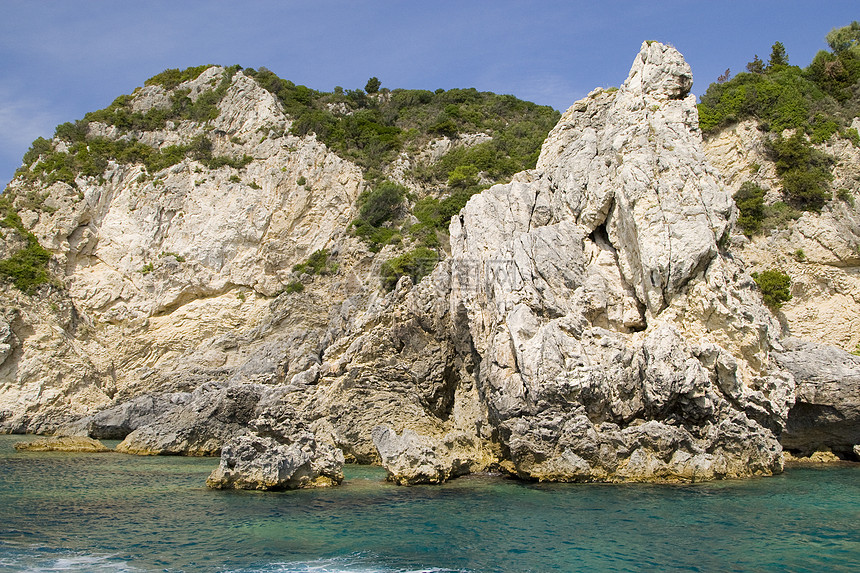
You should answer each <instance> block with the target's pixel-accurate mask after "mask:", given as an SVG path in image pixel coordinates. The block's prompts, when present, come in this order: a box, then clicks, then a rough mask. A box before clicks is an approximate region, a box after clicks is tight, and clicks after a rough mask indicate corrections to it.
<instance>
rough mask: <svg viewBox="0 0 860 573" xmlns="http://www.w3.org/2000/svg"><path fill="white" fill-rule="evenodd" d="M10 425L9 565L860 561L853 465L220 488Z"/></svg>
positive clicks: (402, 566) (307, 567) (160, 465)
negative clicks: (39, 441)
mask: <svg viewBox="0 0 860 573" xmlns="http://www.w3.org/2000/svg"><path fill="white" fill-rule="evenodd" d="M22 439H28V438H27V437H23V436H0V572H11V571H15V572H20V571H27V572H48V571H50V572H54V571H87V572H181V571H185V572H192V571H194V572H198V571H200V572H202V571H206V572H236V573H239V572H241V573H256V572H266V573H276V572H277V573H286V572H303V573H304V572H316V573H334V572H355V573H394V572H398V573H406V572H410V573H412V572H414V573H417V572H427V573H430V572H432V573H443V572H469V573H472V572H475V573H478V572H481V573H483V572H542V571H568V572H574V571H589V572H591V571H714V572H729V571H756V572H758V571H790V572H804V571H809V572H816V573H818V572H822V571H827V572H838V571H846V572H847V571H852V572H857V571H860V532H858V527H860V464H844V465H837V466H809V467H793V468H789V469H788V470H787V471H786V472H785V473H784V474H781V475H778V476H775V477H770V478H758V479H749V480H740V481H718V482H709V483H701V484H684V485H654V484H629V485H618V484H613V485H608V484H538V483H528V482H522V481H516V480H512V479H507V478H503V477H499V476H489V475H482V476H470V477H464V478H460V479H457V480H454V481H452V482H450V483H448V484H445V485H441V486H413V487H401V486H396V485H393V484H390V483H387V482H386V481H385V472H384V470H382V469H381V468H378V467H371V466H346V467H345V469H344V473H345V475H346V480H345V481H344V484H343V485H342V486H340V487H337V488H331V489H320V490H300V491H290V492H279V493H276V492H250V491H216V490H210V489H208V488H207V487H206V486H205V480H206V477H207V476H208V475H209V473H210V472H211V471H212V469H213V468H214V467H215V466H216V465H217V463H218V460H217V459H215V458H189V457H135V456H129V455H123V454H117V453H105V454H83V453H73V454H72V453H35V452H16V451H15V450H14V448H13V444H14V443H15V442H18V441H21V440H22Z"/></svg>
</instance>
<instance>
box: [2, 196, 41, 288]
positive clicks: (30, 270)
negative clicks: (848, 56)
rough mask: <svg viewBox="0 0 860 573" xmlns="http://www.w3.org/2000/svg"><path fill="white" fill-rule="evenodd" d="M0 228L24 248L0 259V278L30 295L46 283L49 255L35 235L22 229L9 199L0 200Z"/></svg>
mask: <svg viewBox="0 0 860 573" xmlns="http://www.w3.org/2000/svg"><path fill="white" fill-rule="evenodd" d="M0 215H2V216H3V218H2V219H0V227H4V228H6V229H10V230H12V231H13V232H17V234H18V235H19V236H20V237H22V238H23V239H24V241H25V242H26V246H25V247H23V248H21V249H18V250H17V251H16V252H14V253H12V254H11V255H10V256H8V257H6V258H5V259H3V260H0V277H3V278H5V279H7V280H9V281H11V282H12V284H14V285H15V286H16V287H17V288H18V289H19V290H22V291H24V292H32V291H33V290H34V289H35V288H36V287H37V286H39V285H42V284H45V283H47V282H49V280H50V277H49V275H48V262H49V261H50V260H51V253H49V252H48V251H46V250H45V248H44V247H42V245H40V244H39V241H38V239H36V236H35V235H34V234H33V233H31V232H30V231H28V230H27V229H26V228H25V227H24V223H23V222H22V221H21V217H20V216H19V215H18V213H17V212H16V211H15V208H14V206H13V204H12V200H11V199H10V198H9V197H6V196H2V197H0Z"/></svg>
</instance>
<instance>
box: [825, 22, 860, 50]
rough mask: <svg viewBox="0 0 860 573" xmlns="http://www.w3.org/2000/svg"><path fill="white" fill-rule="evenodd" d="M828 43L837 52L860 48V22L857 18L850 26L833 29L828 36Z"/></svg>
mask: <svg viewBox="0 0 860 573" xmlns="http://www.w3.org/2000/svg"><path fill="white" fill-rule="evenodd" d="M825 39H826V40H827V45H829V46H830V49H831V50H833V51H834V52H836V53H841V52H848V51H856V50H858V49H860V22H857V21H856V20H855V21H854V22H851V24H849V25H848V26H844V27H842V28H834V29H832V30H831V31H830V32H829V33H828V34H827V36H826V37H825Z"/></svg>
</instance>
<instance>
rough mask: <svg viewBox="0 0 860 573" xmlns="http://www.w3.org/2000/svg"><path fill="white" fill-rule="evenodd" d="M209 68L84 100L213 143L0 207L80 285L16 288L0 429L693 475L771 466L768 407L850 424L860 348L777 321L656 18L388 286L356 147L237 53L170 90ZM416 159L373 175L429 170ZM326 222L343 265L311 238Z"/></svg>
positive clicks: (846, 433)
mask: <svg viewBox="0 0 860 573" xmlns="http://www.w3.org/2000/svg"><path fill="white" fill-rule="evenodd" d="M214 85H223V86H225V91H224V94H223V98H222V99H221V100H220V102H219V103H218V108H219V113H218V114H217V116H216V117H215V118H214V119H211V120H208V121H207V122H206V123H200V122H197V121H192V120H182V121H178V120H177V121H171V122H168V123H167V124H166V125H165V127H164V128H163V129H157V130H149V131H147V130H142V131H139V132H134V133H125V132H121V131H118V129H117V127H116V126H112V125H109V124H106V123H99V122H98V121H93V122H90V124H89V126H88V129H89V133H90V135H91V136H93V137H101V138H104V139H105V140H109V141H121V142H125V144H127V145H134V143H133V142H134V141H137V142H143V143H145V144H146V145H148V146H151V147H152V148H154V149H159V150H162V151H161V152H163V153H167V152H168V151H169V150H170V149H177V148H178V147H176V146H186V147H188V146H193V145H194V143H193V142H195V141H200V139H199V138H200V137H201V136H203V135H206V137H209V138H210V140H211V141H212V146H213V150H212V153H214V154H215V155H216V156H218V157H223V158H228V159H225V160H223V161H222V162H221V164H220V165H204V164H203V163H202V162H201V160H200V159H199V158H195V157H194V156H192V155H189V156H187V157H185V158H184V159H182V160H180V161H178V162H177V163H175V164H173V165H171V166H169V167H167V168H163V169H161V170H159V171H156V172H154V173H150V172H148V171H146V170H145V169H144V167H143V165H141V164H140V163H135V162H126V163H121V162H117V161H111V162H109V163H108V164H107V165H106V167H105V169H104V172H103V174H102V175H101V176H98V177H96V176H90V177H83V176H81V177H78V178H77V179H76V180H75V186H72V185H70V184H68V183H64V182H62V181H59V182H54V183H52V184H51V185H50V186H48V187H47V188H44V189H36V195H34V197H35V198H36V199H38V200H39V201H41V203H40V202H39V201H35V200H34V201H35V203H34V201H30V199H27V197H29V195H27V193H25V191H26V187H25V181H24V180H22V179H17V180H16V181H13V183H12V189H13V191H15V190H17V191H18V193H17V195H16V197H18V199H16V203H15V206H16V208H17V209H18V213H20V219H21V221H22V228H20V229H16V228H6V227H3V228H2V231H3V233H4V241H3V242H2V244H0V247H2V248H3V249H4V252H3V253H2V254H7V253H10V252H12V251H14V250H15V249H16V248H20V245H23V244H26V242H27V237H26V232H27V231H29V232H32V233H33V235H34V237H35V238H37V239H38V241H39V243H41V244H42V245H43V246H44V247H46V248H47V249H48V250H49V251H50V253H51V255H52V261H51V265H52V267H51V270H52V272H53V274H54V276H58V277H61V278H62V281H63V283H64V285H65V288H57V287H51V286H46V287H43V288H42V290H41V291H40V295H41V296H39V297H32V296H28V295H26V294H23V293H21V292H19V291H18V290H17V289H14V288H12V287H6V288H5V289H4V290H3V292H2V293H0V297H2V317H0V318H2V320H0V360H2V362H0V428H2V429H3V430H5V431H14V432H25V431H26V432H42V433H52V432H59V433H66V434H76V435H88V436H92V437H94V438H106V439H122V440H123V442H122V443H121V444H120V446H119V447H118V448H117V449H118V450H120V451H124V452H128V453H137V454H186V455H217V454H219V453H220V455H221V464H220V466H219V468H218V469H217V470H215V472H213V474H212V476H210V479H209V482H208V483H209V484H210V485H211V486H212V487H219V488H223V487H238V488H250V489H285V488H293V487H313V486H327V485H335V484H337V483H339V482H340V481H341V480H342V479H343V476H342V472H341V466H342V464H343V463H344V461H345V460H346V461H357V462H362V463H382V464H383V465H384V466H385V467H386V469H387V470H388V472H389V477H390V479H392V480H393V481H396V482H398V483H402V484H413V483H439V482H442V481H445V480H447V479H451V478H453V477H456V476H458V475H463V474H466V473H470V472H478V471H487V470H492V471H499V470H501V471H505V472H508V473H510V474H513V475H517V476H519V477H521V478H524V479H531V480H556V481H638V480H702V479H714V478H723V477H741V476H750V475H768V474H771V473H774V472H778V471H780V470H781V468H782V448H781V445H780V442H779V439H780V437H781V436H782V437H783V438H784V439H785V440H789V441H787V442H784V444H791V445H786V447H792V448H794V449H797V450H807V449H809V448H813V447H818V446H819V445H823V446H827V447H833V448H838V449H839V450H840V451H845V452H850V451H851V446H852V445H853V444H856V442H857V439H856V429H857V403H858V401H857V396H856V388H857V384H856V382H852V380H853V378H852V377H851V376H853V375H852V374H850V372H852V368H854V366H852V365H851V363H850V360H848V359H847V358H845V356H844V355H840V356H841V357H842V358H840V360H842V359H845V360H847V361H845V362H844V364H845V366H844V369H845V372H848V374H847V376H848V377H847V378H844V377H843V374H842V373H841V372H842V371H841V370H840V371H839V372H835V371H834V372H829V373H827V374H826V375H825V378H820V377H816V376H815V375H812V374H810V373H809V372H808V370H806V371H805V370H804V368H803V367H802V364H803V363H804V359H803V358H802V357H801V358H798V356H802V353H803V352H808V347H805V346H803V344H802V343H796V342H792V341H788V342H786V343H785V344H783V343H781V342H780V341H779V337H780V335H781V332H782V327H781V325H780V324H779V322H778V321H777V320H776V319H775V318H774V316H773V315H772V313H771V312H770V311H769V310H768V309H766V308H765V307H764V306H763V305H762V301H761V296H760V294H759V293H758V292H757V289H756V286H755V284H754V282H753V281H752V279H751V278H750V276H749V275H748V274H747V267H746V266H745V263H744V259H748V258H749V256H750V255H749V253H751V252H753V251H751V250H750V248H752V247H750V246H749V245H748V244H747V243H748V241H745V240H744V239H743V237H741V236H740V235H739V234H737V233H735V232H734V231H733V224H734V218H735V216H736V214H735V213H736V211H735V208H734V204H733V202H732V197H731V193H732V190H733V187H732V185H734V184H735V183H734V179H732V177H733V175H732V174H733V173H735V171H733V169H734V168H733V167H731V166H729V165H728V164H725V162H723V164H720V163H719V162H718V161H716V160H715V157H716V158H719V157H724V156H725V155H727V154H726V153H724V152H721V151H716V150H718V149H721V148H720V147H719V145H722V144H718V143H715V141H711V142H709V143H708V146H707V147H705V146H704V145H703V142H702V137H701V134H700V132H699V129H698V116H697V112H696V107H695V97H694V96H693V95H691V94H690V93H689V91H690V87H691V85H692V74H691V71H690V68H689V66H688V65H687V64H686V62H685V61H684V60H683V58H682V56H681V55H680V54H679V53H678V52H677V51H676V50H675V49H673V48H671V47H668V46H665V45H662V44H659V43H656V42H654V43H645V44H643V46H642V49H641V52H640V53H639V54H638V55H637V57H636V60H635V61H634V64H633V67H632V69H631V71H630V75H629V77H628V78H627V80H626V81H625V83H624V84H623V85H622V86H621V87H620V88H619V89H609V90H602V89H598V90H595V91H594V92H592V93H591V94H590V95H589V96H588V97H587V98H585V99H583V100H581V101H579V102H576V103H575V104H574V105H573V106H572V107H571V108H570V109H569V110H568V111H567V112H566V113H565V114H564V115H563V116H562V118H561V121H560V122H559V123H558V125H557V126H556V127H555V128H554V129H553V130H552V132H551V133H550V134H549V137H548V138H547V139H546V141H545V143H544V145H543V148H542V150H541V153H540V158H539V160H538V162H537V166H536V168H535V169H532V170H529V171H524V172H521V173H519V174H517V175H516V176H515V177H514V178H513V180H512V181H511V182H510V183H506V184H501V185H495V186H493V187H491V188H489V189H487V190H485V191H483V192H482V193H480V194H478V195H475V196H474V197H472V198H471V200H469V202H468V203H467V204H466V206H465V208H463V209H462V211H461V212H460V213H459V214H458V215H456V216H454V217H453V218H452V219H451V222H450V227H449V231H450V243H449V245H445V246H444V247H449V248H450V254H448V255H447V256H445V257H444V258H443V260H442V261H441V262H439V263H438V264H437V265H436V266H435V268H434V269H433V271H432V272H431V273H430V274H429V275H428V276H426V277H424V278H423V279H422V280H420V281H419V282H417V284H413V281H412V280H411V279H410V277H409V276H403V277H402V278H400V279H399V281H398V282H397V283H396V285H395V286H394V288H393V290H391V291H390V292H385V291H384V290H382V289H380V288H379V278H378V277H379V273H380V266H381V264H382V262H383V261H384V260H386V258H389V257H391V256H392V255H393V254H394V253H396V252H397V247H396V246H394V245H388V246H385V247H383V248H382V250H381V251H379V252H376V249H369V248H368V246H367V245H366V244H365V243H363V242H362V241H361V240H360V239H359V238H358V237H356V236H355V234H354V233H352V232H351V231H350V229H349V227H350V222H351V221H353V220H354V219H355V218H356V216H357V211H358V207H357V206H356V201H357V199H358V198H359V195H360V194H361V193H362V191H365V190H366V184H365V183H364V181H363V174H362V170H361V168H359V167H358V166H357V165H356V164H354V163H352V162H350V161H347V160H345V159H343V158H341V157H339V156H338V155H337V154H335V153H333V152H332V151H331V150H330V149H329V148H327V147H326V146H325V145H324V144H322V143H320V142H319V141H318V140H317V138H316V137H315V136H314V135H307V136H304V137H298V136H295V135H292V134H290V132H289V129H288V128H289V127H290V124H291V122H292V121H293V120H292V118H291V117H290V116H289V115H287V113H286V112H285V111H284V108H283V107H282V106H281V105H280V104H279V102H278V100H277V98H276V97H275V96H274V95H273V94H272V93H271V92H270V91H267V90H266V89H263V88H262V87H261V86H260V85H259V84H258V83H257V82H256V81H255V80H254V79H253V78H252V77H251V76H250V75H247V76H246V75H244V74H243V73H242V72H235V73H234V74H233V75H230V73H228V70H225V69H224V68H219V67H211V68H208V69H206V70H205V71H204V72H202V73H201V74H200V75H199V76H198V77H196V78H194V79H190V80H187V81H185V82H183V83H181V84H180V86H179V88H178V89H181V90H182V92H181V93H183V94H187V97H189V98H192V99H193V98H200V97H203V96H202V94H206V93H208V92H207V90H208V89H211V87H212V86H214ZM186 90H187V91H186ZM176 93H177V92H175V91H171V90H170V89H167V88H165V87H164V86H160V85H149V86H147V87H144V88H142V89H141V90H139V91H137V92H136V93H135V94H134V95H133V96H130V99H129V100H128V101H130V102H131V103H130V104H129V105H130V106H131V109H133V110H135V111H136V112H140V113H147V112H149V111H150V110H153V109H155V110H158V109H162V108H165V107H166V106H168V105H171V102H172V101H173V102H175V101H177V99H176V98H177V95H176ZM183 97H185V96H183ZM487 137H489V136H487V135H486V134H472V135H471V136H469V137H465V136H464V137H462V138H460V140H459V142H458V143H457V145H473V144H476V142H477V143H480V142H483V141H485V140H486V138H487ZM125 144H124V145H125ZM53 145H54V146H55V147H56V146H60V147H62V146H63V145H65V144H64V143H63V142H62V141H55V142H54V143H53ZM452 145H454V144H453V143H452V140H451V139H449V138H441V139H437V140H434V141H431V142H429V143H428V144H427V146H426V147H425V148H424V149H422V150H420V151H419V152H418V154H419V155H420V156H421V157H425V158H426V157H431V158H435V159H436V160H438V159H439V157H441V155H442V154H443V153H444V151H446V150H448V149H449V148H450V147H451V146H452ZM171 146H173V147H171ZM183 149H184V148H183ZM440 150H441V151H440ZM240 157H244V158H246V159H243V160H242V161H241V162H238V163H237V161H238V160H230V159H229V158H234V159H235V158H240ZM709 157H710V158H711V160H712V162H713V163H714V164H716V165H719V167H720V168H721V169H722V170H723V171H724V172H728V173H729V176H728V177H729V182H730V183H729V184H728V185H725V184H723V180H722V179H721V175H720V173H719V172H718V171H717V169H715V168H714V167H712V166H711V163H709V161H708V158H709ZM412 159H414V157H413V158H412ZM410 161H411V159H410V156H409V154H407V153H404V155H402V156H401V157H400V158H398V159H397V161H396V162H394V163H393V164H392V165H391V166H390V168H389V171H388V173H387V175H389V177H391V178H393V179H395V180H398V181H399V182H401V183H404V184H407V185H408V186H410V188H413V189H414V190H415V192H416V193H418V192H420V191H421V190H422V188H421V185H420V184H419V183H417V182H416V180H413V179H410V175H409V171H408V169H407V166H408V165H409V162H410ZM736 171H743V169H741V168H738V169H737V170H736ZM28 201H30V202H28ZM36 203H38V204H40V205H42V207H41V208H36V207H34V204H36ZM825 216H826V215H822V217H825ZM852 216H856V212H854V215H852ZM829 220H831V221H832V225H831V226H833V225H841V224H843V223H842V222H839V221H840V219H839V217H838V216H836V214H835V215H834V216H833V217H831V219H829ZM801 222H802V220H801V221H799V222H798V226H801ZM845 224H849V226H850V224H853V223H850V221H849V223H845ZM796 228H797V227H795V229H796ZM834 228H835V227H834ZM852 228H853V229H854V230H853V231H852V232H855V233H856V229H857V228H860V225H854V227H852ZM791 232H795V231H791ZM797 232H800V231H797ZM838 235H839V234H838V233H837V232H835V231H834V232H833V233H829V234H827V236H832V237H837V236H838ZM804 236H808V237H809V238H810V240H812V238H813V237H817V238H816V240H819V242H820V243H821V244H822V245H823V244H825V242H826V241H824V240H823V239H821V237H820V234H816V231H814V230H810V231H809V232H808V233H807V234H806V235H804ZM773 240H777V239H773ZM780 240H781V239H780ZM834 240H837V239H835V238H834ZM840 240H841V239H840ZM834 244H835V243H834ZM444 247H443V248H442V249H441V250H442V251H443V252H447V251H448V249H447V248H444ZM756 248H759V247H756ZM761 248H765V247H761ZM742 249H743V253H744V257H743V258H739V257H738V256H737V254H738V252H740V251H741V250H742ZM834 249H836V250H833V249H831V250H830V251H827V252H830V253H836V251H839V253H842V251H841V250H839V249H841V247H838V248H837V247H834ZM323 250H324V251H325V252H326V253H329V254H331V256H332V257H333V258H334V259H335V260H336V261H337V265H338V266H337V269H336V270H334V271H332V272H325V273H307V272H304V271H302V270H301V268H302V267H301V265H297V263H301V262H302V261H305V260H308V257H309V256H310V255H311V254H313V253H317V252H322V251H323ZM825 251H826V249H825ZM807 252H808V253H812V252H817V251H814V249H813V248H812V247H809V248H808V250H807ZM822 252H824V251H822ZM843 254H844V253H843ZM822 256H824V255H822ZM835 256H840V257H842V258H841V259H840V260H853V259H851V257H850V256H849V255H848V254H844V256H842V255H838V253H836V255H835ZM846 257H847V258H846ZM754 262H756V261H754ZM828 276H829V275H828ZM816 280H817V279H816ZM299 282H300V283H301V287H302V288H296V284H298V283H299ZM297 291H298V292H297ZM793 320H794V319H791V318H790V319H789V325H793V324H794V323H795V322H796V321H794V322H792V321H793ZM855 331H856V329H855ZM833 336H834V337H836V338H834V339H832V340H830V339H828V341H829V342H844V340H842V339H839V338H838V337H839V336H843V335H838V334H833ZM845 336H848V337H849V338H850V337H851V336H854V335H853V334H849V335H845ZM843 338H844V336H843ZM851 340H853V338H852V339H851ZM798 352H800V353H801V354H798ZM822 356H824V354H822ZM827 376H829V378H828V377H827ZM796 379H797V382H798V384H799V386H798V387H797V388H798V389H797V391H796V389H795V388H796V383H795V380H796ZM840 385H841V386H840ZM837 386H838V387H839V388H838V389H837ZM796 396H797V400H796ZM792 406H794V408H795V409H794V410H791V411H793V412H795V414H796V415H795V416H794V418H793V417H792V416H791V414H790V409H791V408H792ZM801 410H802V411H803V412H802V413H801ZM786 428H788V430H787V431H786ZM852 432H853V433H852ZM816 433H817V434H816ZM852 441H853V444H852Z"/></svg>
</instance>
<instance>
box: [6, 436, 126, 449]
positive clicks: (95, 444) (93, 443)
mask: <svg viewBox="0 0 860 573" xmlns="http://www.w3.org/2000/svg"><path fill="white" fill-rule="evenodd" d="M15 449H16V450H17V451H19V452H82V453H103V452H109V451H111V449H110V448H108V447H107V446H105V445H104V444H103V443H101V442H100V441H98V440H94V439H93V438H87V437H83V436H49V437H45V438H39V439H37V440H34V441H32V442H17V443H16V444H15Z"/></svg>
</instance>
